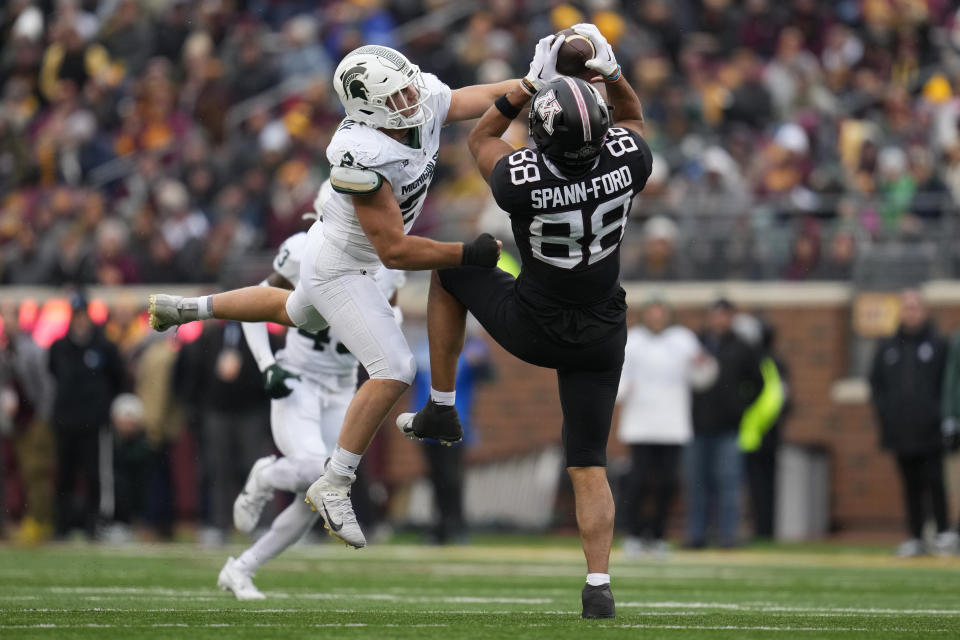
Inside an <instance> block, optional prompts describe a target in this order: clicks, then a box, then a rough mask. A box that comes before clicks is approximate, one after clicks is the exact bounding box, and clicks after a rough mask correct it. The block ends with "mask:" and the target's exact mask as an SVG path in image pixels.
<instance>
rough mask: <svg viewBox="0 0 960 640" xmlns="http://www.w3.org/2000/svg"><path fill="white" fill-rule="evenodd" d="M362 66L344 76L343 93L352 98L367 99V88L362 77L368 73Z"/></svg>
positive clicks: (354, 68) (348, 71)
mask: <svg viewBox="0 0 960 640" xmlns="http://www.w3.org/2000/svg"><path fill="white" fill-rule="evenodd" d="M366 71H367V70H366V69H365V68H364V67H362V66H356V67H352V68H351V69H348V70H347V71H346V72H345V73H344V74H343V76H342V77H343V93H344V94H345V95H347V96H349V97H351V98H360V99H361V100H366V99H367V97H368V96H367V87H366V85H364V84H363V80H361V77H362V76H363V74H364V73H366Z"/></svg>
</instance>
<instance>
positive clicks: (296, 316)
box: [286, 287, 329, 333]
mask: <svg viewBox="0 0 960 640" xmlns="http://www.w3.org/2000/svg"><path fill="white" fill-rule="evenodd" d="M286 308H287V315H288V316H290V320H292V321H293V324H295V325H297V328H298V329H303V330H304V331H309V332H310V333H317V332H318V331H323V330H324V329H326V328H327V327H328V326H329V325H328V324H327V321H326V319H325V318H324V317H323V316H322V315H320V312H319V311H317V309H316V307H314V306H313V305H312V304H310V301H309V300H308V299H307V296H306V295H305V294H304V292H303V290H302V289H300V287H297V288H295V289H294V290H293V293H291V294H290V295H289V296H288V297H287V304H286Z"/></svg>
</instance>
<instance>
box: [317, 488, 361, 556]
mask: <svg viewBox="0 0 960 640" xmlns="http://www.w3.org/2000/svg"><path fill="white" fill-rule="evenodd" d="M352 483H353V478H347V477H344V476H338V475H336V474H333V473H330V472H327V473H325V474H323V475H322V476H320V479H319V480H317V481H316V482H314V483H313V484H312V485H310V488H309V489H307V498H306V500H305V502H306V503H307V504H309V505H310V508H311V509H313V510H314V511H319V512H320V516H321V517H322V518H323V526H324V527H326V528H327V530H328V531H329V532H330V535H332V536H336V537H338V538H340V539H341V540H343V542H344V543H345V544H348V545H350V546H351V547H356V548H357V549H362V548H363V547H365V546H367V539H366V538H365V537H364V535H363V531H362V530H361V529H360V524H359V523H358V522H357V514H355V513H354V512H353V503H352V502H351V501H350V485H351V484H352Z"/></svg>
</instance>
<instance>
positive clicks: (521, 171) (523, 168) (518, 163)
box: [507, 149, 540, 185]
mask: <svg viewBox="0 0 960 640" xmlns="http://www.w3.org/2000/svg"><path fill="white" fill-rule="evenodd" d="M507 162H508V163H509V164H510V182H512V183H513V184H515V185H521V184H526V183H528V182H537V181H538V180H540V168H539V167H537V165H536V164H535V163H536V162H537V154H535V153H534V152H533V151H531V150H530V149H520V151H517V152H515V153H511V154H510V156H509V157H508V158H507ZM530 163H534V164H530Z"/></svg>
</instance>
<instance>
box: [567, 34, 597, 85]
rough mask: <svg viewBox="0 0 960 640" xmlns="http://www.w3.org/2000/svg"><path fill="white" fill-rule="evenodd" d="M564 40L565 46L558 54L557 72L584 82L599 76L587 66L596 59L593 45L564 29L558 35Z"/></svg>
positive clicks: (580, 36)
mask: <svg viewBox="0 0 960 640" xmlns="http://www.w3.org/2000/svg"><path fill="white" fill-rule="evenodd" d="M557 35H558V36H559V37H561V38H563V45H561V46H560V51H558V52H557V72H558V73H562V74H563V75H565V76H575V77H579V78H582V79H584V80H589V79H590V78H592V77H594V76H596V75H598V74H597V73H596V72H595V71H592V70H590V69H588V68H587V67H586V66H585V63H586V61H587V60H589V59H591V58H594V57H596V55H597V52H596V50H595V49H594V48H593V43H592V42H590V39H589V38H587V37H586V36H582V35H580V34H579V33H577V32H576V31H574V30H573V29H564V30H563V31H560V32H558V33H557Z"/></svg>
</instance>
